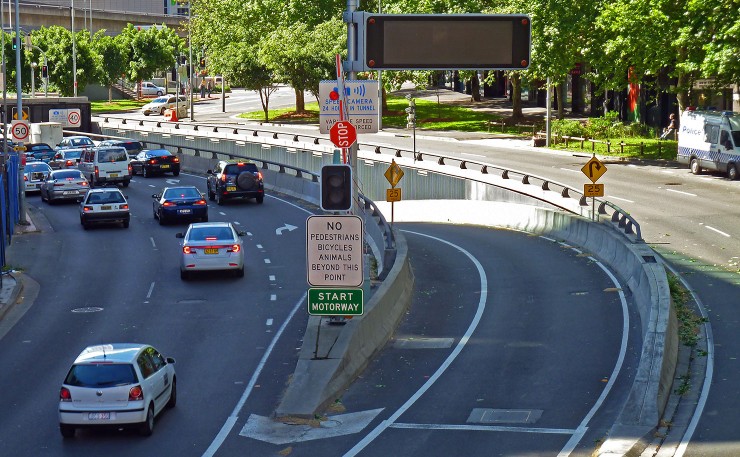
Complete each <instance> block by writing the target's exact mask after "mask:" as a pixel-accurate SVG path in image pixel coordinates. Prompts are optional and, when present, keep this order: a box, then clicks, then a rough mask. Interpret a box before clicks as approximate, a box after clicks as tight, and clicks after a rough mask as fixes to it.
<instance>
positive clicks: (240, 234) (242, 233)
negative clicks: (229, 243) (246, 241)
mask: <svg viewBox="0 0 740 457" xmlns="http://www.w3.org/2000/svg"><path fill="white" fill-rule="evenodd" d="M236 234H237V235H239V236H246V234H247V232H236Z"/></svg>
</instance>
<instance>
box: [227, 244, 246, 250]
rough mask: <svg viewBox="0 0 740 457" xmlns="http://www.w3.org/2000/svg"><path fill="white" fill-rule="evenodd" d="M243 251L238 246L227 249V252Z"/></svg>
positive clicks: (234, 245)
mask: <svg viewBox="0 0 740 457" xmlns="http://www.w3.org/2000/svg"><path fill="white" fill-rule="evenodd" d="M241 250H242V247H241V246H239V245H238V244H233V245H231V248H229V249H227V250H226V252H239V251H241Z"/></svg>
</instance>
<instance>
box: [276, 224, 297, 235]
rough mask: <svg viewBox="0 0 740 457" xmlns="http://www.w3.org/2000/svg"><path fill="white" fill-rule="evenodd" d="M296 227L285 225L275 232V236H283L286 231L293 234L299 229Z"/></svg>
mask: <svg viewBox="0 0 740 457" xmlns="http://www.w3.org/2000/svg"><path fill="white" fill-rule="evenodd" d="M297 228H298V227H296V226H295V225H290V224H285V225H283V226H282V227H280V228H278V229H276V230H275V235H282V234H283V232H284V231H285V230H287V231H289V232H292V231H293V230H295V229H297Z"/></svg>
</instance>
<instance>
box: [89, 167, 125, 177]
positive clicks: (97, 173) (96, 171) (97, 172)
mask: <svg viewBox="0 0 740 457" xmlns="http://www.w3.org/2000/svg"><path fill="white" fill-rule="evenodd" d="M129 166H130V165H129ZM98 176H100V170H99V169H98V167H97V166H96V167H95V177H98Z"/></svg>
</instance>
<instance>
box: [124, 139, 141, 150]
mask: <svg viewBox="0 0 740 457" xmlns="http://www.w3.org/2000/svg"><path fill="white" fill-rule="evenodd" d="M119 146H123V147H124V148H126V150H127V151H141V149H142V148H143V146H142V145H141V143H139V142H138V141H127V142H125V143H119Z"/></svg>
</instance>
